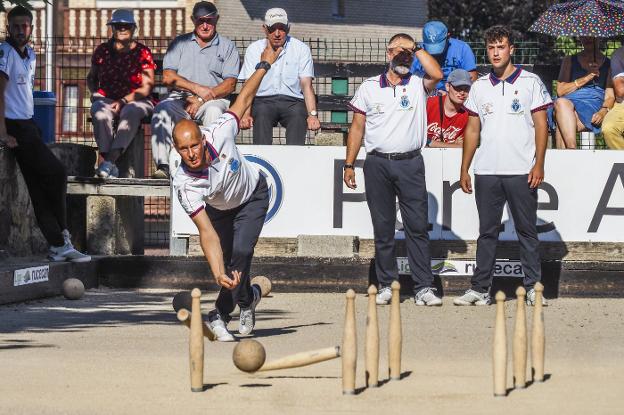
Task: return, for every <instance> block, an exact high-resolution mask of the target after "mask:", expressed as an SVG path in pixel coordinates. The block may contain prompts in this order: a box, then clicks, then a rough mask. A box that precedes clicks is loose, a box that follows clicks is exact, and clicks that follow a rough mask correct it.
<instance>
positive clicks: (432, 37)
mask: <svg viewBox="0 0 624 415" xmlns="http://www.w3.org/2000/svg"><path fill="white" fill-rule="evenodd" d="M447 37H448V29H447V28H446V25H445V24H444V23H442V22H439V21H437V20H432V21H430V22H427V23H425V26H424V27H423V47H424V48H425V50H426V51H427V52H429V53H430V54H432V55H438V54H440V53H442V52H443V51H444V48H445V47H446V38H447Z"/></svg>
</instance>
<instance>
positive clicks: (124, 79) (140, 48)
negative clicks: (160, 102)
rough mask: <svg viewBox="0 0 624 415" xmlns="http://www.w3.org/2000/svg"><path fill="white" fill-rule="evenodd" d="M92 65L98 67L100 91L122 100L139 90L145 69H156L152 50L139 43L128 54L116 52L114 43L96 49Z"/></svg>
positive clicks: (111, 97)
mask: <svg viewBox="0 0 624 415" xmlns="http://www.w3.org/2000/svg"><path fill="white" fill-rule="evenodd" d="M91 64H92V65H94V66H96V67H98V69H99V71H98V84H99V85H98V90H97V92H99V93H100V94H102V95H104V96H105V97H107V98H110V99H115V100H117V99H121V98H123V97H124V96H126V95H128V94H129V93H130V92H132V91H134V90H136V89H137V88H139V87H140V86H141V84H142V82H143V70H144V69H156V64H155V63H154V58H153V57H152V52H151V51H150V49H149V48H148V47H147V46H145V45H143V44H141V43H138V42H137V44H136V46H135V47H134V48H133V49H131V50H130V51H129V52H127V53H118V52H116V51H115V49H114V46H113V43H112V41H108V42H106V43H102V44H101V45H100V46H98V47H97V48H96V49H95V52H93V56H92V57H91Z"/></svg>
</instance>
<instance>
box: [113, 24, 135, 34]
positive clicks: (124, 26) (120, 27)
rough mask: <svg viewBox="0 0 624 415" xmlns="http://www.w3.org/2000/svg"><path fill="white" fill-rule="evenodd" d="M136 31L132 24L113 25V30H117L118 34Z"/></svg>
mask: <svg viewBox="0 0 624 415" xmlns="http://www.w3.org/2000/svg"><path fill="white" fill-rule="evenodd" d="M132 29H134V25H131V24H123V23H122V24H114V25H113V30H116V31H118V32H123V31H124V30H132Z"/></svg>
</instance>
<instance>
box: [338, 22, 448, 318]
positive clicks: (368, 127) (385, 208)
mask: <svg viewBox="0 0 624 415" xmlns="http://www.w3.org/2000/svg"><path fill="white" fill-rule="evenodd" d="M414 56H415V57H416V58H417V59H418V60H419V61H420V63H421V65H422V67H423V68H424V70H425V73H426V75H425V76H424V78H421V77H420V76H417V75H412V74H410V67H411V66H412V63H413V61H414ZM387 58H388V60H389V62H390V65H389V68H388V70H387V71H386V72H385V73H382V74H381V75H377V76H374V77H372V78H369V79H367V80H365V81H364V82H363V83H362V85H361V86H360V87H359V88H358V90H357V91H356V93H355V95H354V96H353V99H352V100H351V102H350V104H349V108H350V109H351V110H352V111H353V121H352V123H351V128H349V137H348V138H347V156H346V159H345V165H344V182H345V184H346V185H347V186H348V187H349V188H351V189H355V188H356V186H357V185H356V181H355V171H354V163H355V158H356V157H357V154H358V152H359V150H360V147H361V145H362V138H364V146H365V148H366V153H367V156H366V161H365V163H364V179H365V181H366V201H367V203H368V208H369V209H370V213H371V218H372V221H373V233H374V236H375V271H376V273H377V278H378V280H379V285H380V288H379V293H378V294H377V299H376V300H377V304H388V302H390V299H391V298H392V291H391V290H390V284H391V283H392V282H393V281H394V280H397V279H398V277H399V274H398V268H397V261H396V256H395V252H394V244H395V240H394V225H395V222H396V211H395V209H396V205H395V203H396V198H397V197H398V199H399V207H400V209H401V217H402V218H403V225H404V230H405V243H406V246H407V258H408V261H409V265H410V269H411V272H412V280H413V281H414V301H415V302H416V305H427V306H433V305H442V300H441V299H440V298H439V297H437V296H436V294H435V289H434V288H433V287H432V285H433V274H432V272H431V257H430V251H429V234H428V225H429V223H428V220H427V186H426V184H425V165H424V162H423V158H422V155H421V153H420V150H421V149H422V148H423V147H424V146H425V145H426V143H427V93H428V92H429V91H431V90H432V89H433V88H435V85H436V84H437V83H438V81H439V80H440V79H442V70H441V69H440V65H438V63H437V62H436V61H435V59H434V58H433V57H432V56H431V55H429V54H428V53H427V52H426V51H425V50H423V49H418V50H417V48H416V44H415V43H414V40H413V39H412V38H411V37H410V36H409V35H406V34H403V33H400V34H397V35H394V36H393V37H392V38H391V39H390V42H389V43H388V49H387Z"/></svg>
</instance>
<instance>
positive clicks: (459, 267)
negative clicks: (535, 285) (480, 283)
mask: <svg viewBox="0 0 624 415" xmlns="http://www.w3.org/2000/svg"><path fill="white" fill-rule="evenodd" d="M397 266H398V268H399V274H401V275H409V274H411V271H410V266H409V262H408V259H407V258H406V257H398V258H397ZM476 267H477V263H476V261H465V260H451V259H432V260H431V272H432V273H434V274H436V275H446V276H472V275H473V274H474V271H475V269H476ZM494 276H496V277H516V278H522V277H524V272H523V271H522V264H520V261H496V264H494Z"/></svg>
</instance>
